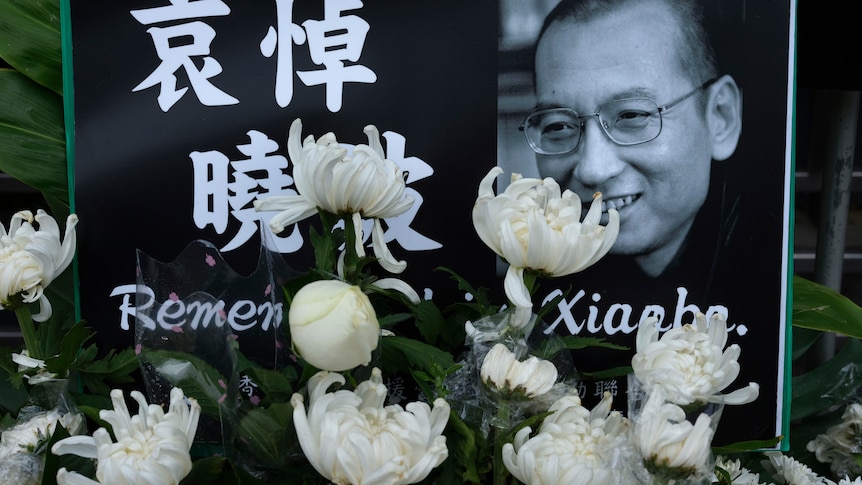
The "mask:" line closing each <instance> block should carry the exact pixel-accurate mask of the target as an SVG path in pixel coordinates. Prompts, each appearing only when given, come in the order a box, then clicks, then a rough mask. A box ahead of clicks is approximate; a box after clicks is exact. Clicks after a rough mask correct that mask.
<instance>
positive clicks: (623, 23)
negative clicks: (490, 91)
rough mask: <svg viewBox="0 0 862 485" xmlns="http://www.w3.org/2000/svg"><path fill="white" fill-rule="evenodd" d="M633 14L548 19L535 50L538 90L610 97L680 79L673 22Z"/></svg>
mask: <svg viewBox="0 0 862 485" xmlns="http://www.w3.org/2000/svg"><path fill="white" fill-rule="evenodd" d="M635 10H638V9H635ZM653 13H656V12H653ZM638 15H639V13H638V12H637V11H631V12H628V13H626V14H625V15H622V13H621V15H620V16H619V17H612V16H610V14H608V15H603V16H602V17H599V18H596V19H594V20H592V21H590V22H587V23H577V24H575V23H572V22H570V21H569V22H564V21H557V22H555V23H554V24H552V25H551V26H550V27H549V28H548V30H547V32H545V35H544V36H543V37H542V39H541V42H540V44H539V46H538V49H537V51H536V82H537V94H539V95H540V97H541V95H543V94H547V91H549V90H553V91H556V93H555V94H556V95H564V94H565V91H567V90H569V89H575V88H577V89H578V90H579V91H589V92H591V93H595V94H596V96H598V97H600V98H602V99H603V100H604V101H609V100H613V99H620V98H625V97H654V96H661V95H662V94H663V91H665V90H668V89H670V90H672V89H674V88H675V86H674V85H675V84H682V83H685V82H686V81H685V78H684V75H683V72H682V69H681V63H680V60H679V57H678V49H677V47H678V45H677V42H676V39H678V36H677V35H676V30H675V27H672V26H656V25H654V24H653V23H652V22H648V21H646V22H633V20H632V19H633V18H636V17H638ZM646 20H649V19H646ZM653 20H659V19H657V18H656V19H653Z"/></svg>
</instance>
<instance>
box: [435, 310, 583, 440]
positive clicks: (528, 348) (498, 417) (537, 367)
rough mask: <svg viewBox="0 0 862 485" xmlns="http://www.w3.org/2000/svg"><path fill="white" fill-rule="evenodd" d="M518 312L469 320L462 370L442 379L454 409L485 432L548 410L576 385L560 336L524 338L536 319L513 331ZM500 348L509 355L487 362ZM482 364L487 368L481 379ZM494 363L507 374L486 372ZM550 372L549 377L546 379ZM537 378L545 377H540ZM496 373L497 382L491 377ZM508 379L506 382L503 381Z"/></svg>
mask: <svg viewBox="0 0 862 485" xmlns="http://www.w3.org/2000/svg"><path fill="white" fill-rule="evenodd" d="M516 312H517V310H516V309H515V308H508V309H504V310H502V311H500V312H498V313H496V314H492V315H487V316H485V317H482V318H480V319H478V320H476V321H472V322H467V323H466V324H465V326H466V333H467V339H466V349H467V350H466V352H465V354H464V355H463V356H462V359H461V361H460V363H461V364H462V367H461V368H460V369H459V370H458V371H457V372H455V373H453V374H451V375H450V376H449V378H448V379H447V381H446V387H447V389H448V390H449V395H448V400H449V401H450V404H452V407H453V409H454V410H455V411H456V412H457V413H458V414H459V415H460V416H461V418H462V419H464V421H466V422H468V423H472V424H475V425H478V426H479V427H480V429H482V431H483V432H484V433H486V434H487V433H488V432H489V431H490V429H491V427H495V428H508V427H510V426H511V425H513V424H517V423H518V422H519V421H521V420H523V419H524V418H525V417H527V416H531V415H535V414H537V413H542V412H545V411H547V410H548V408H549V407H550V406H551V405H552V404H553V403H554V402H556V401H557V400H558V399H560V398H562V397H563V396H565V395H568V394H571V393H572V389H575V388H576V384H577V382H576V375H577V374H576V372H575V368H574V364H573V363H572V360H571V355H570V354H569V352H567V351H563V350H564V349H565V346H564V345H563V343H562V341H561V340H560V338H559V337H558V336H555V335H552V336H544V335H542V336H540V337H537V338H535V339H531V338H527V337H526V336H525V335H528V334H529V333H530V331H531V329H532V328H533V327H534V326H535V323H536V315H532V316H531V318H530V321H529V322H528V324H527V325H526V327H517V328H515V327H513V326H512V322H513V320H514V319H518V318H519V317H516ZM500 346H503V347H504V348H505V349H506V351H507V352H508V354H509V355H505V356H504V357H503V358H502V360H497V361H496V362H490V361H489V360H490V359H488V358H487V357H488V356H489V353H490V352H492V350H493V349H495V347H497V349H498V350H499V347H500ZM493 355H494V354H492V358H493ZM483 364H487V365H486V370H485V373H484V375H483ZM498 364H502V365H505V366H507V367H508V370H509V372H507V371H506V369H497V370H494V369H490V370H489V369H488V368H487V367H488V366H492V367H493V366H494V365H498ZM551 368H552V369H553V373H552V374H553V375H552V376H551V375H548V374H551V370H550V369H551ZM489 374H490V375H489ZM515 374H517V375H518V376H521V377H523V379H519V378H518V376H515ZM539 374H541V375H542V376H545V377H548V379H544V378H541V379H540V375H539ZM494 375H498V376H500V377H501V379H495V378H494ZM507 375H508V377H509V379H508V381H507V382H502V378H505V377H506V376H507ZM489 377H490V378H489ZM550 377H553V379H550ZM538 381H544V382H543V384H544V385H542V386H541V389H537V384H538ZM549 381H552V382H550V385H549ZM495 382H496V385H495V384H494V383H495ZM536 391H539V392H536Z"/></svg>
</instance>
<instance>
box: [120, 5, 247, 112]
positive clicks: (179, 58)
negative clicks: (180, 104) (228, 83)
mask: <svg viewBox="0 0 862 485" xmlns="http://www.w3.org/2000/svg"><path fill="white" fill-rule="evenodd" d="M129 13H131V14H132V16H133V17H135V19H136V20H138V22H140V23H141V24H143V25H150V24H153V23H159V22H166V21H172V20H181V19H189V18H195V17H212V16H219V15H227V14H229V13H230V8H228V6H227V5H225V4H224V2H222V1H221V0H196V1H189V0H171V5H167V6H163V7H154V8H149V9H143V10H131V11H130V12H129ZM147 33H148V34H150V36H151V37H152V38H153V45H154V46H155V48H156V55H157V56H158V57H159V59H161V61H162V62H161V63H160V64H159V66H158V67H157V68H156V69H155V70H154V71H153V72H152V73H151V74H150V75H149V76H147V78H146V79H144V80H143V81H141V83H140V84H138V85H137V86H135V87H134V88H133V89H132V92H137V91H141V90H144V89H147V88H150V87H152V86H155V85H157V84H158V85H159V96H158V101H159V107H160V108H161V109H162V111H164V112H167V111H168V110H169V109H170V108H171V106H173V105H174V104H175V103H176V102H177V101H179V100H180V98H182V97H183V95H184V94H185V93H186V91H188V89H189V88H188V87H183V88H180V89H177V77H176V75H175V73H176V72H177V71H178V70H179V69H181V68H182V69H184V70H185V72H186V75H187V76H188V80H189V83H190V84H191V87H192V88H193V89H194V93H195V95H196V96H197V98H198V100H199V101H200V102H201V103H202V104H204V105H205V106H223V105H231V104H237V103H239V100H237V99H236V98H234V97H233V96H231V95H229V94H227V93H225V92H224V91H222V90H221V89H219V88H217V87H216V86H215V85H213V84H212V83H211V82H210V81H209V79H210V78H212V77H215V76H217V75H218V74H220V73H221V72H222V67H221V64H219V63H218V61H216V60H215V58H213V57H210V55H209V54H210V44H211V43H212V41H213V39H214V38H215V30H213V29H212V27H210V26H209V25H207V24H205V23H204V22H201V21H194V22H187V23H182V24H179V25H173V26H168V27H150V28H149V29H147ZM189 38H190V39H191V41H187V40H186V39H189ZM172 41H173V43H175V44H176V45H172ZM196 57H203V67H201V68H200V69H198V67H197V66H196V65H195V62H194V61H193V60H192V58H196Z"/></svg>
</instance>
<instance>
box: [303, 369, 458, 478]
mask: <svg viewBox="0 0 862 485" xmlns="http://www.w3.org/2000/svg"><path fill="white" fill-rule="evenodd" d="M344 382H345V378H344V376H343V375H341V374H338V373H334V372H326V371H321V372H318V373H317V374H315V375H314V376H312V377H311V378H310V379H309V382H308V399H309V405H308V412H307V413H306V408H305V398H304V397H303V396H302V395H301V394H298V393H297V394H294V395H293V397H292V398H291V400H290V402H291V405H293V408H294V410H293V421H294V426H295V428H296V434H297V436H298V437H299V443H300V445H301V446H302V451H303V453H304V454H305V457H306V459H308V461H309V463H311V465H312V466H313V467H314V469H315V470H317V472H318V473H319V474H320V475H321V476H323V477H324V478H326V479H327V480H329V481H331V482H332V483H334V484H336V485H349V484H363V483H368V484H371V483H374V484H379V485H407V484H411V483H417V482H420V481H422V480H424V479H425V477H427V476H428V474H429V473H431V470H433V469H434V468H435V467H437V466H438V465H440V464H441V463H443V461H444V460H446V457H447V456H449V450H448V449H447V448H446V437H445V436H442V433H443V429H444V428H445V427H446V423H447V421H448V420H449V404H448V403H447V402H446V401H445V400H443V399H440V398H438V399H436V400H435V401H434V406H433V408H432V407H430V406H428V404H426V403H423V402H411V403H409V404H407V406H406V408H402V407H401V406H399V405H389V406H385V407H384V406H383V403H384V400H385V399H386V394H387V389H386V386H384V385H383V380H382V375H381V373H380V370H379V369H377V368H374V369H373V370H372V373H371V378H370V379H368V380H367V381H364V382H362V383H360V384H359V385H358V386H357V387H356V389H355V390H354V391H349V390H345V389H341V390H337V391H335V392H328V389H329V387H331V386H332V385H334V384H344Z"/></svg>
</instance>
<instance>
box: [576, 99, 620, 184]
mask: <svg viewBox="0 0 862 485" xmlns="http://www.w3.org/2000/svg"><path fill="white" fill-rule="evenodd" d="M591 120H592V121H593V123H591V122H590V121H591ZM600 123H601V120H600V119H599V117H598V116H590V117H589V118H587V119H586V120H585V121H584V126H583V130H584V131H583V133H581V137H582V138H581V143H580V146H578V148H577V149H576V150H575V157H576V162H575V167H574V172H573V176H574V178H575V180H577V181H578V182H580V184H581V185H583V186H584V187H588V188H601V187H602V185H603V184H604V183H605V182H607V181H608V180H610V179H612V178H614V177H616V176H617V175H619V174H620V173H621V172H622V171H623V169H624V168H625V162H623V161H622V160H620V159H619V154H618V150H617V148H618V146H617V144H616V143H614V142H613V140H611V139H610V138H609V137H608V135H607V133H605V131H604V130H603V128H602V127H601V126H600V125H599V124H600Z"/></svg>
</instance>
